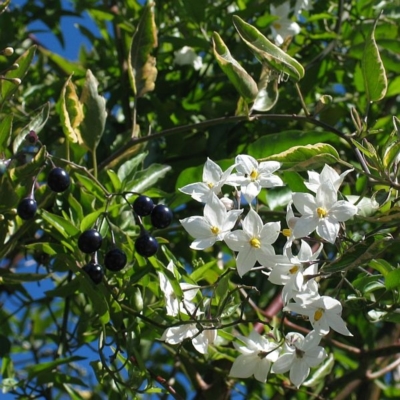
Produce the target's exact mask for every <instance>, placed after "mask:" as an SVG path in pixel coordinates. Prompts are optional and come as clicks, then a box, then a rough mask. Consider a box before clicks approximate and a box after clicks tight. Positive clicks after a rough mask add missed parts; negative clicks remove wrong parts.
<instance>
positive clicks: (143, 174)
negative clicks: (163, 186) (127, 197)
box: [126, 164, 171, 193]
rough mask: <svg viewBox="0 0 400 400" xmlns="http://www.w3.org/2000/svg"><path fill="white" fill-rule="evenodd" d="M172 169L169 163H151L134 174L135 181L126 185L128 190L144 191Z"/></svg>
mask: <svg viewBox="0 0 400 400" xmlns="http://www.w3.org/2000/svg"><path fill="white" fill-rule="evenodd" d="M170 170H171V167H170V166H169V165H161V164H151V165H150V167H149V168H146V169H144V170H143V171H139V172H137V173H136V174H135V176H134V181H133V182H130V183H128V184H127V186H126V191H128V192H137V193H142V192H145V191H146V190H147V189H149V188H151V187H152V186H153V185H155V184H156V183H157V182H158V181H159V180H160V179H161V178H163V177H164V176H165V174H166V173H167V172H168V171H170Z"/></svg>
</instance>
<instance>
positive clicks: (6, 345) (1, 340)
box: [0, 334, 11, 358]
mask: <svg viewBox="0 0 400 400" xmlns="http://www.w3.org/2000/svg"><path fill="white" fill-rule="evenodd" d="M10 350H11V342H10V340H9V339H8V338H7V336H5V335H2V334H0V358H3V357H4V356H6V355H7V354H8V353H9V352H10Z"/></svg>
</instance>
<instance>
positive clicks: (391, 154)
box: [382, 142, 400, 171]
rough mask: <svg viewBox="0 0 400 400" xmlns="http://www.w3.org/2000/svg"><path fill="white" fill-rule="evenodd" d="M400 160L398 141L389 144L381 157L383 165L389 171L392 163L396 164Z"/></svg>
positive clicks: (399, 144) (399, 143)
mask: <svg viewBox="0 0 400 400" xmlns="http://www.w3.org/2000/svg"><path fill="white" fill-rule="evenodd" d="M399 162H400V142H395V143H392V144H391V145H389V146H388V147H387V149H386V151H385V154H384V155H383V158H382V163H383V166H384V167H385V169H386V170H387V171H389V170H390V169H391V167H392V165H393V164H395V165H397V164H398V163H399Z"/></svg>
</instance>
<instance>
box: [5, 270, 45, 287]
mask: <svg viewBox="0 0 400 400" xmlns="http://www.w3.org/2000/svg"><path fill="white" fill-rule="evenodd" d="M48 276H49V275H48V274H34V273H32V274H30V273H15V272H11V271H9V270H4V269H0V284H1V285H17V284H20V283H23V282H37V281H41V280H42V279H46V278H47V277H48Z"/></svg>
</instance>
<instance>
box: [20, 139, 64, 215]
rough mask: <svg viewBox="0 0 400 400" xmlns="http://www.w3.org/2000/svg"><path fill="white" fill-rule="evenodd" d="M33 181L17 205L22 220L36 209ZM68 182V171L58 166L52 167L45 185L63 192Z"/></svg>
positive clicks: (56, 191) (34, 212) (54, 190)
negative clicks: (29, 190) (26, 194)
mask: <svg viewBox="0 0 400 400" xmlns="http://www.w3.org/2000/svg"><path fill="white" fill-rule="evenodd" d="M28 135H29V134H28ZM35 183H36V180H35V182H34V184H33V187H32V191H31V194H30V195H29V196H28V197H25V198H24V199H22V200H21V201H20V202H19V204H18V207H17V214H18V215H19V216H20V217H21V218H22V219H24V220H28V219H32V218H33V217H34V216H35V214H36V211H37V202H36V200H35V197H34V188H35ZM70 184H71V179H70V177H69V175H68V172H67V171H65V170H64V169H62V168H60V167H54V168H53V169H52V170H51V171H50V172H49V175H48V176H47V185H48V187H49V188H50V189H51V190H52V191H53V192H55V193H62V192H65V191H66V190H67V189H68V187H69V185H70Z"/></svg>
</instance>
